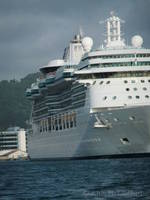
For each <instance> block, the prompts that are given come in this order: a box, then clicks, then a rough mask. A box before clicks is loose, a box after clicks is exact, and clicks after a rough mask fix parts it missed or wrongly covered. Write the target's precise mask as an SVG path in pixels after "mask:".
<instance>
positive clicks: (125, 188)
mask: <svg viewBox="0 0 150 200" xmlns="http://www.w3.org/2000/svg"><path fill="white" fill-rule="evenodd" d="M24 199H25V200H28V199H29V200H30V199H32V200H48V199H54V200H55V199H62V200H68V199H78V200H80V199H81V200H82V199H95V200H98V199H101V200H103V199H110V200H111V199H115V200H116V199H121V200H122V199H142V200H149V199H150V158H136V159H133V158H132V159H116V160H113V159H111V160H109V159H105V160H82V161H80V160H74V161H55V162H52V161H45V162H44V161H43V162H33V161H7V162H6V161H2V162H0V200H24Z"/></svg>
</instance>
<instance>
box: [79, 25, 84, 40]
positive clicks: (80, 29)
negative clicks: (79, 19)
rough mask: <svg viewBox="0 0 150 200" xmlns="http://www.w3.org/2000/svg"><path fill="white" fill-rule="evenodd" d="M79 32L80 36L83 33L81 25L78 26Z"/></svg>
mask: <svg viewBox="0 0 150 200" xmlns="http://www.w3.org/2000/svg"><path fill="white" fill-rule="evenodd" d="M79 34H80V36H81V38H82V37H83V35H84V32H83V28H82V26H81V25H80V26H79Z"/></svg>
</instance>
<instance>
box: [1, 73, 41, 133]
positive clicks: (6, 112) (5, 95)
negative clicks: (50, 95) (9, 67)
mask: <svg viewBox="0 0 150 200" xmlns="http://www.w3.org/2000/svg"><path fill="white" fill-rule="evenodd" d="M37 77H38V73H35V74H29V75H27V76H26V77H25V78H22V79H21V80H19V81H18V80H10V81H7V80H2V81H0V130H6V129H7V128H8V127H14V126H19V127H21V128H27V126H28V123H27V122H28V120H29V118H30V114H31V102H30V101H29V100H28V99H27V98H26V96H25V91H26V89H27V88H28V87H30V86H31V84H32V83H33V82H35V81H36V79H37Z"/></svg>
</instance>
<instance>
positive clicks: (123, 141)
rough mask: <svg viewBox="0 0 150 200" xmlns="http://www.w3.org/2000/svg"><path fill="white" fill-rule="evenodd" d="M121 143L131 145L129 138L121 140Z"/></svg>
mask: <svg viewBox="0 0 150 200" xmlns="http://www.w3.org/2000/svg"><path fill="white" fill-rule="evenodd" d="M120 141H121V142H122V144H129V143H130V141H129V139H128V138H121V139H120Z"/></svg>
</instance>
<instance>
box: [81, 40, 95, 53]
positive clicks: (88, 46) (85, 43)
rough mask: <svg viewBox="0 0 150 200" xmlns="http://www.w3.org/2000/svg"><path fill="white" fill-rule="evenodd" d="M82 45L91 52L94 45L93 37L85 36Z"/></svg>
mask: <svg viewBox="0 0 150 200" xmlns="http://www.w3.org/2000/svg"><path fill="white" fill-rule="evenodd" d="M82 45H83V48H84V50H85V51H86V52H89V51H90V50H91V48H92V46H93V39H92V38H91V37H84V38H83V39H82Z"/></svg>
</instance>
